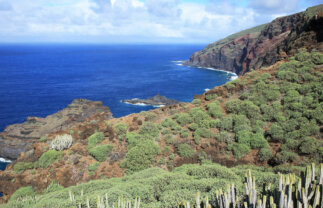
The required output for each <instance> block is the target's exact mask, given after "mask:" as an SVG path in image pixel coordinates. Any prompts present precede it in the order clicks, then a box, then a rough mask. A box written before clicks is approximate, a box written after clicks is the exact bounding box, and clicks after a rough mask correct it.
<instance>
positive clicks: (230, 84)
mask: <svg viewBox="0 0 323 208" xmlns="http://www.w3.org/2000/svg"><path fill="white" fill-rule="evenodd" d="M224 87H225V88H227V89H228V90H232V89H234V88H235V86H234V84H232V83H231V82H228V83H226V84H225V85H224Z"/></svg>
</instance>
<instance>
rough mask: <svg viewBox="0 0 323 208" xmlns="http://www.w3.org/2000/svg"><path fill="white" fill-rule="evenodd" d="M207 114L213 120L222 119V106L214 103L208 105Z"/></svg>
mask: <svg viewBox="0 0 323 208" xmlns="http://www.w3.org/2000/svg"><path fill="white" fill-rule="evenodd" d="M207 112H208V113H209V115H210V116H212V117H213V118H221V117H223V115H224V114H223V112H222V108H221V106H220V104H219V103H218V102H212V103H210V104H208V105H207Z"/></svg>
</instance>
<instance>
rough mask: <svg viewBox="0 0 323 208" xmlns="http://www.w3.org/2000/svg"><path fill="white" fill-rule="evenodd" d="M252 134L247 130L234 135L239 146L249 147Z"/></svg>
mask: <svg viewBox="0 0 323 208" xmlns="http://www.w3.org/2000/svg"><path fill="white" fill-rule="evenodd" d="M252 136H253V134H252V132H251V131H248V130H241V131H238V132H237V133H236V139H237V142H238V143H239V144H245V145H247V146H248V147H250V142H251V138H252Z"/></svg>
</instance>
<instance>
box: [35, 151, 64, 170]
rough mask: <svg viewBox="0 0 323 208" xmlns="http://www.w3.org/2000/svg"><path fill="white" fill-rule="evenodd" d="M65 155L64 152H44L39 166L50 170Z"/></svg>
mask: <svg viewBox="0 0 323 208" xmlns="http://www.w3.org/2000/svg"><path fill="white" fill-rule="evenodd" d="M63 155H64V152H62V151H56V150H48V151H47V152H44V153H43V154H42V155H41V156H40V158H39V161H38V165H39V166H40V167H42V168H48V167H49V166H50V165H51V164H52V163H53V162H55V161H56V160H61V159H62V157H63Z"/></svg>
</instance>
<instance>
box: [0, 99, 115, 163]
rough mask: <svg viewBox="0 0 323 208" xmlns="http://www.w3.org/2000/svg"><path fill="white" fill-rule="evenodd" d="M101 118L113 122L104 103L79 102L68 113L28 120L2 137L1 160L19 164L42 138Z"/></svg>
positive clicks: (74, 103) (1, 134) (70, 106)
mask: <svg viewBox="0 0 323 208" xmlns="http://www.w3.org/2000/svg"><path fill="white" fill-rule="evenodd" d="M97 114H102V115H104V116H105V117H106V118H107V119H110V118H112V113H111V112H110V108H109V107H107V106H104V105H103V104H102V102H100V101H90V100H86V99H75V100H74V101H73V102H72V103H71V104H70V105H68V106H67V107H66V108H65V109H63V110H61V111H59V112H57V113H55V114H52V115H49V116H47V117H45V118H40V117H28V118H27V119H26V121H25V122H24V123H21V124H13V125H9V126H7V127H6V128H5V130H4V131H3V132H1V133H0V157H2V158H6V159H10V160H15V159H17V158H18V157H19V156H20V153H22V152H26V151H28V150H29V149H30V148H31V146H32V144H34V143H35V142H38V141H39V139H40V138H42V137H46V136H48V134H50V133H52V132H55V131H62V130H65V129H67V128H70V127H71V126H73V125H75V124H76V123H80V122H84V121H85V120H86V119H87V118H89V117H91V116H94V115H97Z"/></svg>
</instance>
